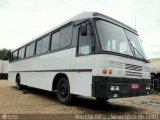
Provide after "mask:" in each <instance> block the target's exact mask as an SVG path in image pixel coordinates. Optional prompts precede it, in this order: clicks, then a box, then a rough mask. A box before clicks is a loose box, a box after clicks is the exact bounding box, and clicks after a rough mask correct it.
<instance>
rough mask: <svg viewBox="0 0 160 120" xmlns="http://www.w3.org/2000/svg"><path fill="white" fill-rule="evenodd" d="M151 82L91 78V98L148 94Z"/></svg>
mask: <svg viewBox="0 0 160 120" xmlns="http://www.w3.org/2000/svg"><path fill="white" fill-rule="evenodd" d="M150 85H151V80H149V79H135V78H116V77H103V76H93V77H92V97H96V98H106V99H109V98H123V97H134V96H142V95H148V94H150V87H149V86H150Z"/></svg>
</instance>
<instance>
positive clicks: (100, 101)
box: [96, 98, 108, 104]
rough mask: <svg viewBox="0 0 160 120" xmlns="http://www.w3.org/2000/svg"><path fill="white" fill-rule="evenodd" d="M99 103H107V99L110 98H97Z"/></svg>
mask: <svg viewBox="0 0 160 120" xmlns="http://www.w3.org/2000/svg"><path fill="white" fill-rule="evenodd" d="M96 100H97V102H98V103H102V104H103V103H106V101H107V100H108V99H107V98H96Z"/></svg>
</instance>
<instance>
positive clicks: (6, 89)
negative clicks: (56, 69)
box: [0, 80, 160, 114]
mask: <svg viewBox="0 0 160 120" xmlns="http://www.w3.org/2000/svg"><path fill="white" fill-rule="evenodd" d="M0 108H1V109H0V114H4V113H5V114H107V113H110V114H140V113H142V114H152V113H153V114H160V94H159V95H158V94H157V95H148V96H141V97H132V98H120V99H110V100H108V101H107V102H106V104H100V103H97V102H96V100H95V99H92V98H89V99H88V98H85V97H77V98H76V99H75V100H74V102H73V103H72V105H69V106H68V105H63V104H61V103H59V102H58V100H57V98H56V94H55V93H52V92H47V91H43V90H38V89H33V88H32V89H31V88H30V89H29V90H27V94H23V91H19V90H17V89H16V87H15V86H14V84H11V83H10V82H9V81H7V80H0Z"/></svg>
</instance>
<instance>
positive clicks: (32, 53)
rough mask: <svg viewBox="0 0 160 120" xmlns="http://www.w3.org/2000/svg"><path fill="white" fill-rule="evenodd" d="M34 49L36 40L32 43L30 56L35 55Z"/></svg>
mask: <svg viewBox="0 0 160 120" xmlns="http://www.w3.org/2000/svg"><path fill="white" fill-rule="evenodd" d="M34 51H35V42H33V43H31V44H30V48H29V56H33V55H34Z"/></svg>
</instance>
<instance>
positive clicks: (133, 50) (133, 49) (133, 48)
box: [128, 38, 149, 63]
mask: <svg viewBox="0 0 160 120" xmlns="http://www.w3.org/2000/svg"><path fill="white" fill-rule="evenodd" d="M128 41H129V44H130V46H131V47H132V49H131V50H132V52H133V54H134V55H136V52H135V50H136V51H137V53H138V54H139V55H140V56H141V57H142V59H143V60H144V61H145V62H146V63H149V61H148V60H146V59H145V58H144V57H143V55H142V54H141V53H140V52H139V51H138V50H137V48H135V47H134V46H133V44H132V42H131V40H130V39H129V38H128Z"/></svg>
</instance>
